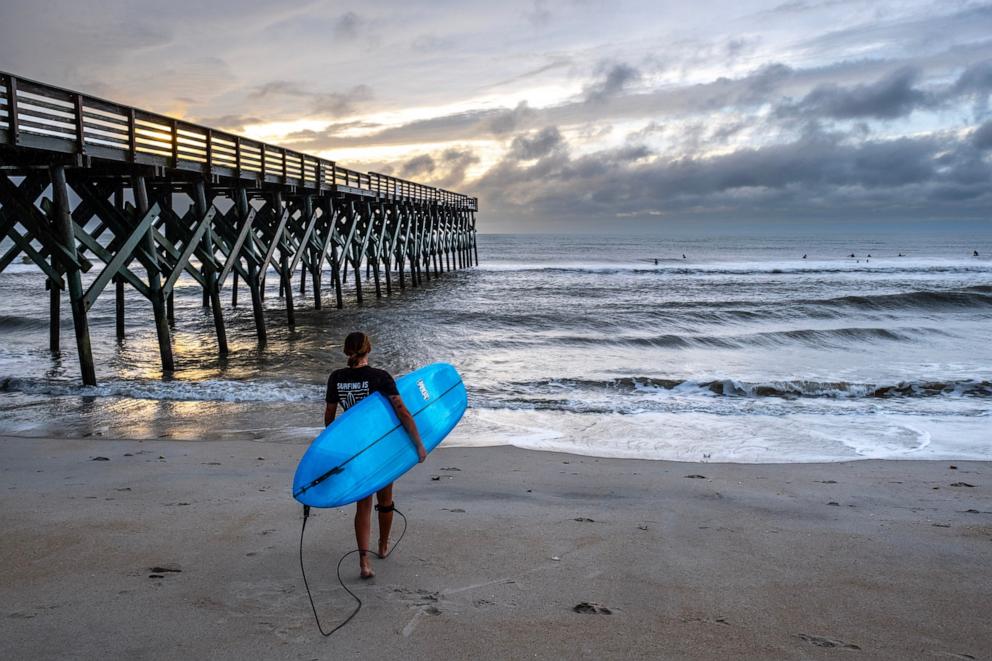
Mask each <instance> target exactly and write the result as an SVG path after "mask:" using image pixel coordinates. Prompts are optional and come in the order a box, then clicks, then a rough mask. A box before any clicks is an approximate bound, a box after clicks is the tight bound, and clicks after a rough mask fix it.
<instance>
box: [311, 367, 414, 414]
mask: <svg viewBox="0 0 992 661" xmlns="http://www.w3.org/2000/svg"><path fill="white" fill-rule="evenodd" d="M374 392H381V393H382V394H383V396H385V397H389V396H390V395H398V394H400V393H399V391H398V390H396V382H395V381H394V380H393V377H392V376H390V375H389V372H387V371H386V370H380V369H376V368H375V367H369V366H368V365H363V366H362V367H343V368H341V369H339V370H334V371H333V372H331V375H330V376H329V377H328V378H327V395H326V396H325V397H324V400H325V401H326V402H327V403H328V404H335V403H337V404H338V405H339V406H341V408H342V410H348V409H349V408H351V407H352V406H354V405H355V404H357V403H358V402H360V401H362V400H363V399H365V398H366V397H368V396H369V395H371V394H372V393H374Z"/></svg>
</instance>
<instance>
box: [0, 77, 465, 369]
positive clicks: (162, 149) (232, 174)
mask: <svg viewBox="0 0 992 661" xmlns="http://www.w3.org/2000/svg"><path fill="white" fill-rule="evenodd" d="M477 210H478V200H477V199H476V198H473V197H469V196H466V195H461V194H459V193H454V192H451V191H447V190H442V189H439V188H433V187H431V186H425V185H422V184H418V183H415V182H412V181H406V180H403V179H398V178H396V177H391V176H388V175H384V174H377V173H374V172H368V173H363V172H357V171H355V170H349V169H347V168H344V167H341V166H339V165H338V164H337V163H335V162H334V161H329V160H326V159H321V158H317V157H315V156H311V155H308V154H303V153H300V152H295V151H292V150H289V149H283V148H281V147H277V146H274V145H268V144H265V143H262V142H258V141H254V140H248V139H246V138H243V137H241V136H237V135H233V134H230V133H224V132H222V131H215V130H213V129H210V128H207V127H203V126H198V125H196V124H191V123H189V122H184V121H182V120H178V119H173V118H171V117H166V116H163V115H159V114H155V113H152V112H147V111H144V110H139V109H136V108H132V107H129V106H124V105H121V104H118V103H112V102H109V101H105V100H102V99H98V98H94V97H91V96H87V95H85V94H80V93H78V92H73V91H69V90H64V89H60V88H57V87H53V86H51V85H45V84H43V83H38V82H34V81H31V80H26V79H24V78H19V77H17V76H14V75H11V74H6V73H2V72H0V240H3V239H4V238H9V239H10V241H11V242H12V243H13V245H12V246H11V247H9V248H8V249H6V250H5V251H2V254H0V272H2V271H3V270H4V269H6V268H7V267H8V266H9V265H10V264H11V263H13V262H14V260H15V259H16V258H17V257H18V256H22V258H26V259H27V260H30V262H31V263H33V264H34V265H36V266H37V267H38V268H39V269H40V270H41V271H42V272H43V273H44V275H45V276H46V278H47V287H48V289H49V292H50V293H49V296H50V316H51V320H50V323H51V332H50V342H49V344H50V349H51V350H52V351H53V352H58V351H59V347H60V337H59V328H60V311H61V297H62V294H63V292H66V293H67V295H68V298H69V303H70V308H71V310H72V319H73V324H74V327H75V334H76V347H77V350H78V354H79V363H80V370H81V373H82V380H83V383H85V384H87V385H95V384H96V370H95V366H94V364H93V354H92V350H91V339H90V331H89V324H88V322H87V313H88V311H89V310H90V308H91V307H92V306H93V304H94V303H95V302H96V300H97V298H98V297H99V296H100V295H101V294H102V293H103V292H104V290H106V289H107V287H108V286H110V285H113V289H114V291H115V299H116V312H117V336H118V338H119V339H120V338H122V337H123V334H124V297H125V291H126V290H127V289H132V290H135V291H137V292H138V293H139V294H140V295H141V296H142V297H143V298H144V299H147V300H148V302H149V303H150V307H151V311H152V319H153V321H154V324H155V329H156V332H157V335H158V347H159V352H160V354H161V361H162V371H163V372H164V373H166V374H168V373H171V372H173V371H174V370H175V369H176V361H175V358H174V356H173V347H172V339H171V333H172V327H173V323H174V317H173V305H172V301H173V289H174V288H175V286H176V282H177V281H178V280H179V278H180V277H181V276H183V275H184V274H186V275H187V276H188V277H189V278H192V279H193V280H195V281H196V282H197V283H198V284H199V285H200V287H201V288H202V290H203V305H204V306H209V308H210V309H211V311H212V313H213V322H214V326H215V329H216V335H217V351H218V353H219V354H220V355H222V356H223V355H226V354H227V352H228V348H227V330H226V329H225V326H224V311H223V310H224V307H223V304H222V299H221V293H222V291H223V290H224V287H225V285H227V286H228V289H229V291H230V294H231V305H232V306H236V305H237V304H238V286H239V280H240V281H241V282H243V283H244V285H245V286H246V287H247V289H248V293H249V296H250V299H251V306H252V310H253V313H254V322H255V332H256V335H257V338H258V343H259V344H260V345H263V346H264V345H265V344H266V341H267V336H266V324H267V323H270V321H269V320H267V319H266V309H265V304H264V296H265V287H264V284H265V279H266V275H267V274H268V273H270V271H271V272H273V273H274V274H275V277H277V278H279V291H280V295H281V297H282V298H283V299H284V301H285V315H286V318H285V323H286V324H288V325H289V326H290V327H293V326H294V324H295V318H294V310H295V305H296V302H295V301H294V297H293V278H294V276H296V275H297V274H298V275H299V278H298V280H299V292H300V295H301V296H304V295H305V294H306V286H307V281H308V279H309V285H310V291H311V292H312V296H313V306H314V307H315V308H318V309H319V308H320V307H321V303H322V300H321V296H322V291H323V286H324V282H323V278H324V275H325V272H329V274H330V283H329V285H328V287H333V290H334V301H335V303H336V306H337V307H338V308H340V307H342V306H343V301H344V298H343V289H344V287H345V285H346V284H347V279H348V274H349V272H350V273H352V274H353V278H352V280H353V284H352V285H351V286H352V287H353V288H354V292H355V297H356V299H357V301H358V303H359V304H361V302H362V300H363V296H366V295H368V294H367V293H366V292H364V291H363V271H365V272H366V273H371V277H372V280H373V282H374V289H375V296H377V297H381V296H383V295H384V294H385V295H389V294H391V293H392V292H393V291H394V290H395V289H396V288H397V287H398V288H399V289H404V288H406V287H407V286H408V285H409V286H412V287H417V286H419V285H420V284H421V283H422V282H423V281H424V280H430V279H431V278H432V277H438V276H440V275H441V274H443V273H444V272H445V271H450V270H452V269H460V268H466V267H469V266H472V265H473V264H476V265H477V264H478V250H477V247H476V230H475V213H476V211H477ZM84 274H85V276H86V277H84ZM308 275H309V278H308ZM84 283H85V286H84ZM368 285H369V283H368V282H365V285H364V287H365V288H366V289H367V288H368ZM2 305H3V301H2V292H0V306H2ZM280 316H281V314H280Z"/></svg>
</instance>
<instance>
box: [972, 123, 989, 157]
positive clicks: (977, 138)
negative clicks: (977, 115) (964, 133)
mask: <svg viewBox="0 0 992 661" xmlns="http://www.w3.org/2000/svg"><path fill="white" fill-rule="evenodd" d="M971 144H973V145H974V146H975V148H976V149H983V150H984V149H992V119H990V120H989V121H987V122H985V123H984V124H982V125H981V126H979V127H978V128H977V129H975V132H974V133H972V134H971Z"/></svg>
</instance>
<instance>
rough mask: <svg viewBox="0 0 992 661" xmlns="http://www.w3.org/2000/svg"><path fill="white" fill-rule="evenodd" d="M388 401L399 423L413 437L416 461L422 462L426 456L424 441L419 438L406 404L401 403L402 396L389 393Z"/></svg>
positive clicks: (415, 424)
mask: <svg viewBox="0 0 992 661" xmlns="http://www.w3.org/2000/svg"><path fill="white" fill-rule="evenodd" d="M389 403H390V404H392V405H393V410H394V411H396V417H397V418H399V419H400V423H401V424H402V425H403V428H404V429H406V433H408V434H409V435H410V438H411V439H413V446H414V447H415V448H417V462H418V463H421V464H422V463H424V459H426V458H427V448H425V447H424V442H423V441H421V440H420V431H419V430H418V429H417V423H416V421H415V420H414V419H413V416H412V415H410V410H409V409H407V407H406V404H404V403H403V398H402V397H400V396H399V395H390V396H389Z"/></svg>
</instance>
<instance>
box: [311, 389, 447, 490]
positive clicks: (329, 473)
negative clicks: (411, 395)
mask: <svg viewBox="0 0 992 661" xmlns="http://www.w3.org/2000/svg"><path fill="white" fill-rule="evenodd" d="M460 385H463V384H462V380H461V379H458V381H457V383H454V384H452V385H451V387H449V388H448V389H447V390H445V391H444V392H443V393H441V394H440V395H438V396H437V397H435V398H434V399H433V400H431V401H429V402H427V403H426V404H424V405H423V406H422V407H420V410H418V411H417V412H416V413H414V414H413V415H412V417H414V418H416V417H417V416H418V415H420V414H421V413H423V412H424V411H426V410H427V407H428V406H431V405H432V404H434V403H436V402H439V401H441V399H442V398H444V396H445V395H447V394H448V393H449V392H451V391H452V390H454V389H455V388H457V387H458V386H460ZM402 426H403V424H402V423H400V424H397V425H394V426H393V427H392V429H390V430H389V431H387V432H386V433H385V434H383V435H382V436H380V437H379V438H377V439H375V440H374V441H372V442H371V443H369V444H368V445H366V446H365V447H364V448H362V449H361V450H359V451H358V452H356V453H355V454H353V455H351V456H350V457H348V458H347V459H345V460H344V461H342V462H341V463H340V464H338V465H337V466H335V467H334V468H332V469H331V470H329V471H327V472H326V473H324V474H323V475H321V476H320V477H318V478H316V479H314V480H313V481H312V482H310V483H309V484H307V485H304V486H302V487H300V489H299V491H294V492H293V498H296V497H297V496H299V495H301V494H303V493H305V492H307V491H309V490H310V489H312V488H314V487H315V486H317V485H318V484H320V483H321V482H323V481H324V480H326V479H327V478H329V477H330V476H332V475H337V474H338V473H340V472H341V471H342V470H343V469H344V467H345V466H346V465H347V464H349V463H350V462H351V461H352V460H354V459H355V458H356V457H358V456H359V455H361V454H362V453H364V452H365V451H366V450H368V449H369V448H371V447H372V446H374V445H375V444H376V443H378V442H379V441H381V440H382V439H384V438H386V437H387V436H389V435H390V434H392V433H393V432H394V431H396V430H397V429H399V428H400V427H402Z"/></svg>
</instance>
